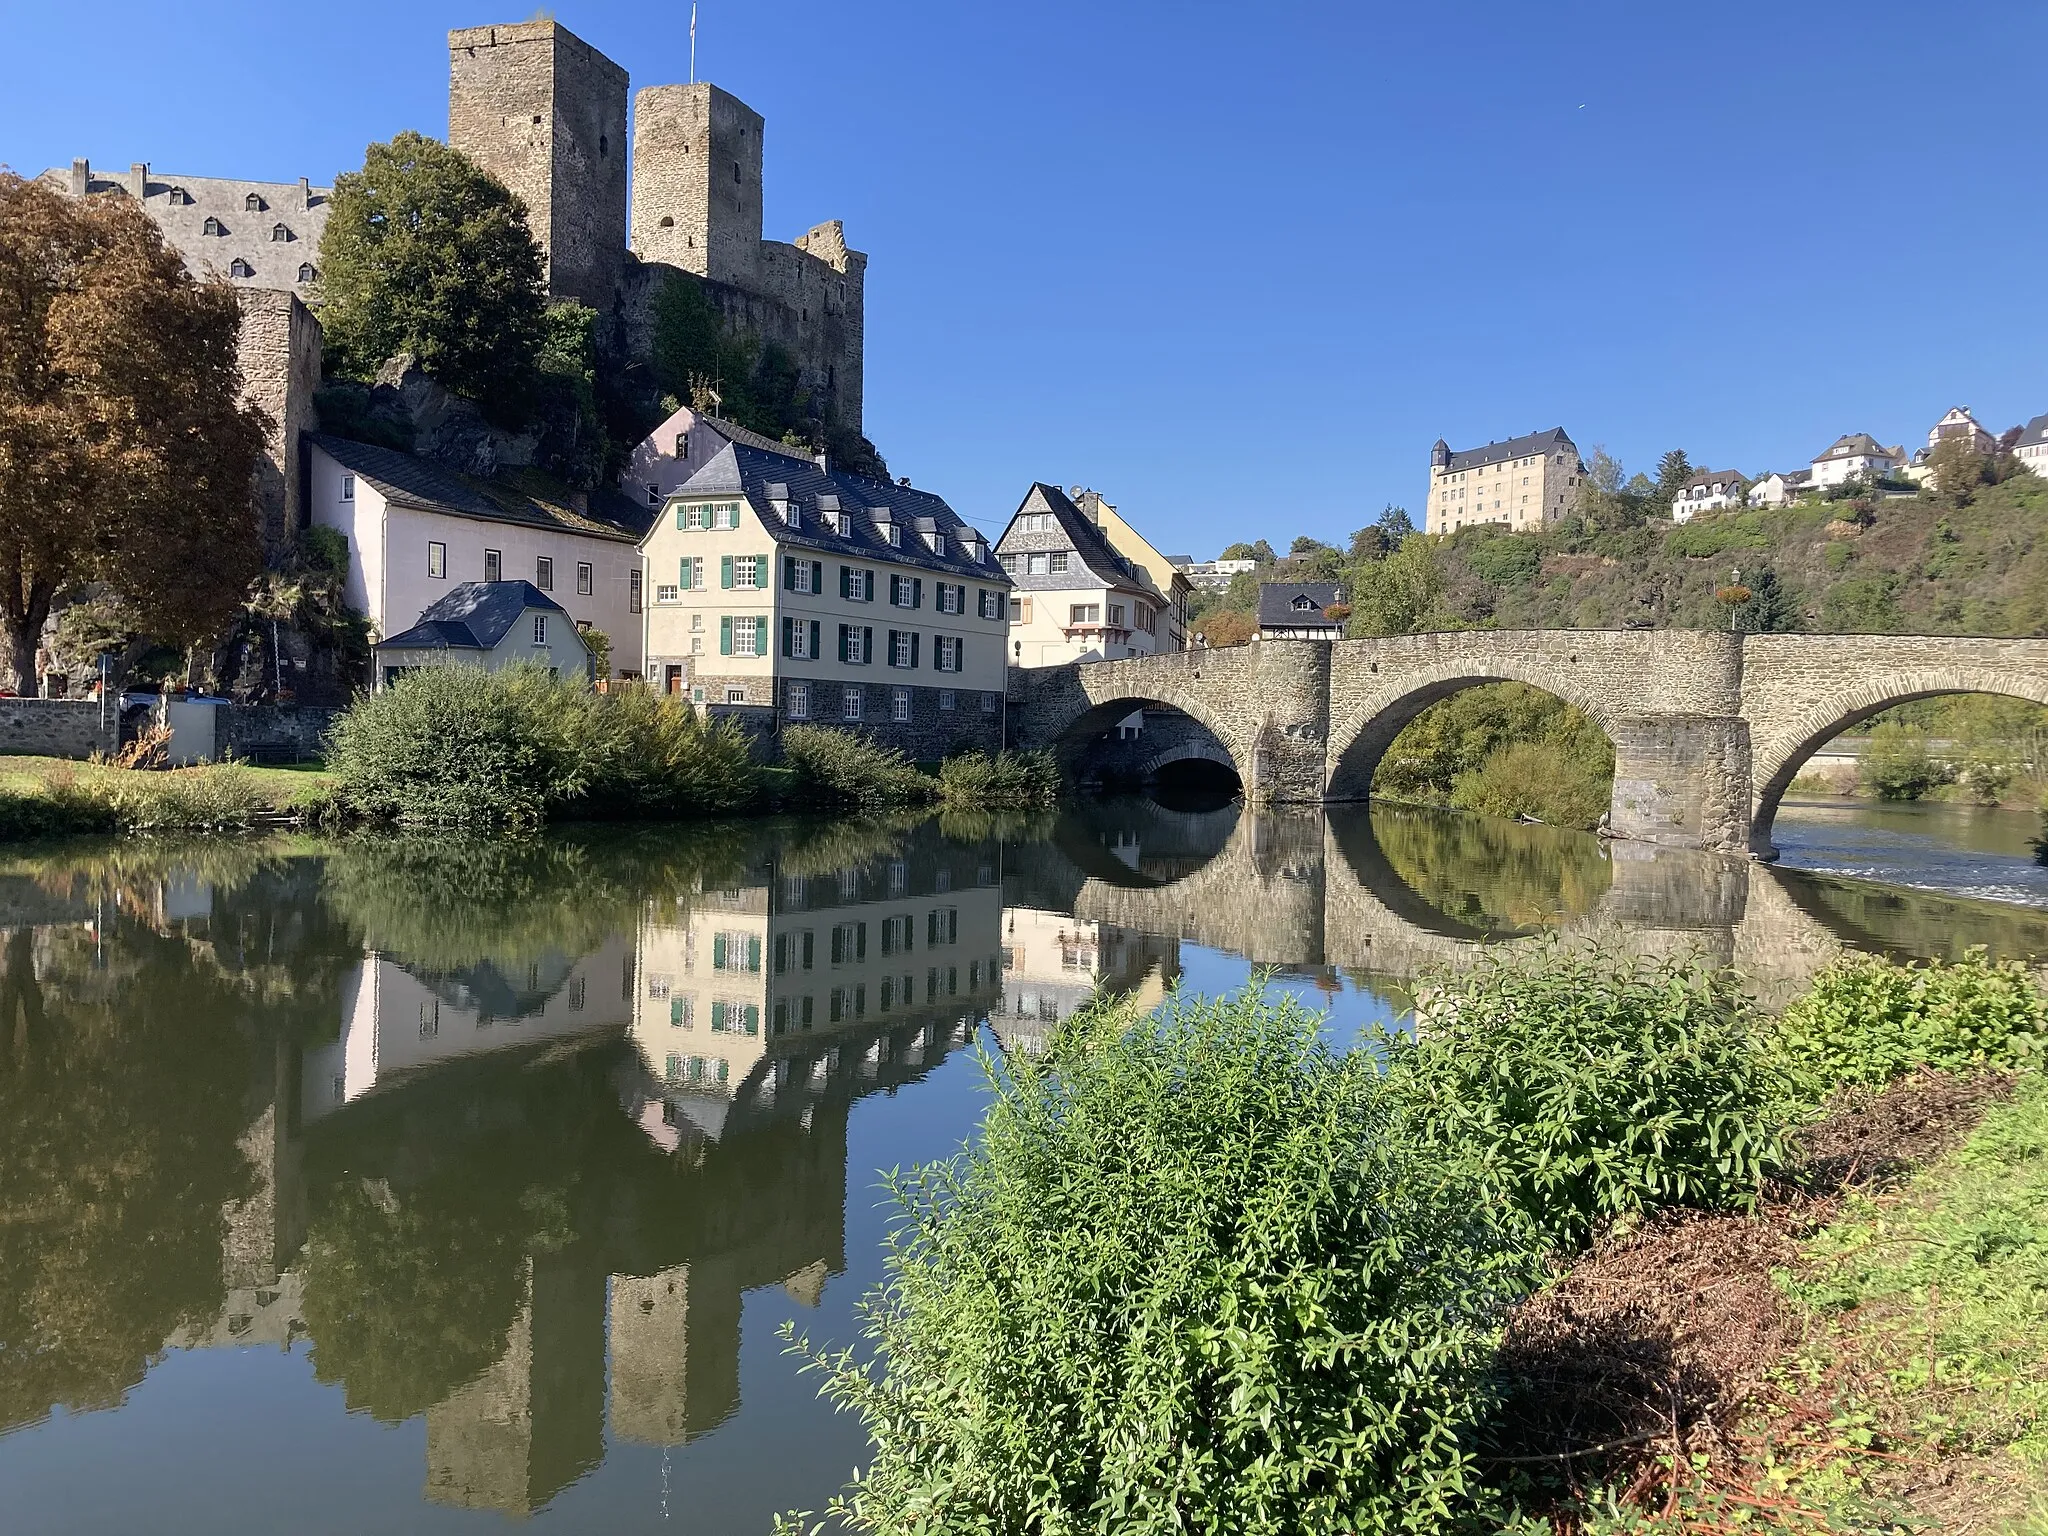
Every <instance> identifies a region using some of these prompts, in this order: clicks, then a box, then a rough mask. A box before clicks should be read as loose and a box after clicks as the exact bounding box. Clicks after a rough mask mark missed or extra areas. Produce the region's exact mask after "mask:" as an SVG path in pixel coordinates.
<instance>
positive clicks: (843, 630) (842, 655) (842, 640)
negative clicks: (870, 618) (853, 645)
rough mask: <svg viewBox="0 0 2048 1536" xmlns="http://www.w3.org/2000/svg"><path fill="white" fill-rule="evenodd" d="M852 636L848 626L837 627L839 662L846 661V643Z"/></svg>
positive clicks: (851, 630) (850, 628)
mask: <svg viewBox="0 0 2048 1536" xmlns="http://www.w3.org/2000/svg"><path fill="white" fill-rule="evenodd" d="M852 634H853V629H852V627H851V626H850V625H846V624H842V625H840V626H839V659H840V660H841V661H844V660H846V656H847V650H846V647H847V642H848V640H849V639H850V638H851V637H852Z"/></svg>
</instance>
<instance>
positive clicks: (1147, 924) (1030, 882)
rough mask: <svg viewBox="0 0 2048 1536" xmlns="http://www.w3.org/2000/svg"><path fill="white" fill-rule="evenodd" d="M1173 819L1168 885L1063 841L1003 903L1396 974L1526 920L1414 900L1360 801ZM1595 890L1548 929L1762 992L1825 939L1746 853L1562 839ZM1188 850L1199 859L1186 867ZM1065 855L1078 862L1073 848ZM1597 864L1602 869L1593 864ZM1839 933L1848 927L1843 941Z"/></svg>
mask: <svg viewBox="0 0 2048 1536" xmlns="http://www.w3.org/2000/svg"><path fill="white" fill-rule="evenodd" d="M1198 820H1199V821H1205V823H1206V825H1205V826H1202V827H1201V828H1200V829H1199V831H1200V832H1205V833H1206V836H1199V835H1192V834H1191V833H1190V830H1189V827H1188V826H1185V825H1184V826H1181V827H1180V828H1179V832H1180V836H1179V838H1178V841H1179V842H1180V843H1182V844H1186V845H1187V846H1180V847H1177V848H1176V849H1174V850H1173V861H1174V862H1175V863H1176V864H1177V865H1179V866H1180V867H1182V868H1185V869H1187V870H1188V871H1189V872H1188V873H1186V874H1184V875H1183V876H1181V877H1180V878H1176V879H1169V880H1157V879H1148V878H1145V877H1144V875H1143V874H1142V873H1140V872H1139V871H1141V870H1142V868H1143V862H1142V861H1140V863H1139V866H1138V870H1137V871H1129V872H1124V871H1125V862H1124V861H1123V860H1117V859H1112V858H1111V856H1110V853H1109V851H1108V850H1106V849H1098V850H1097V852H1096V853H1095V854H1094V855H1092V856H1090V855H1087V854H1085V853H1082V852H1080V850H1078V849H1077V848H1076V846H1075V845H1076V843H1077V842H1080V841H1082V840H1081V839H1077V838H1074V837H1071V836H1069V837H1066V838H1062V839H1059V840H1056V841H1055V842H1053V843H1050V844H1044V845H1040V846H1038V847H1036V848H1026V849H1024V850H1022V851H1021V852H1020V854H1019V855H1018V856H1017V857H1016V858H1014V859H1013V860H1011V861H1010V864H1011V867H1010V872H1009V876H1008V880H1009V884H1008V885H1006V889H1005V893H1004V894H1005V900H1006V901H1012V902H1014V901H1017V900H1020V899H1021V900H1026V901H1029V902H1030V903H1032V904H1034V905H1046V906H1055V907H1059V908H1061V909H1063V910H1070V911H1072V912H1073V913H1074V915H1075V916H1076V917H1078V918H1082V919H1087V920H1092V921H1095V922H1101V923H1108V924H1115V925H1117V926H1118V927H1121V928H1127V929H1134V930H1139V931H1142V932H1148V933H1155V934H1161V935H1165V936H1168V937H1171V938H1175V939H1179V940H1182V941H1185V942H1189V943H1194V944H1200V945H1204V946H1206V947H1209V948H1214V949H1221V950H1227V951H1229V952H1231V953H1233V954H1239V955H1243V956H1245V957H1246V958H1247V959H1249V960H1251V961H1253V962H1254V963H1258V964H1267V965H1285V966H1333V967H1338V968H1342V969H1346V970H1358V971H1366V972H1371V973H1374V974H1378V975H1385V976H1392V977H1400V978H1410V977H1414V976H1417V975H1419V974H1421V973H1422V972H1424V971H1427V970H1429V969H1432V968H1434V967H1438V966H1460V965H1464V964H1467V963H1469V962H1470V961H1471V960H1472V959H1473V958H1474V957H1475V956H1476V955H1477V954H1478V953H1479V951H1480V950H1481V949H1482V948H1485V947H1486V946H1488V945H1489V944H1496V943H1501V942H1507V943H1515V942H1527V941H1528V940H1527V937H1525V935H1528V934H1530V933H1531V932H1532V931H1533V930H1532V929H1531V928H1524V929H1521V930H1513V929H1510V930H1508V931H1506V932H1503V931H1502V930H1501V929H1499V928H1498V927H1493V928H1488V927H1481V926H1477V925H1475V924H1472V923H1468V922H1465V921H1461V920H1460V919H1458V918H1456V917H1453V916H1450V915H1447V914H1446V913H1445V912H1444V911H1442V910H1441V909H1439V908H1438V907H1436V906H1433V905H1432V904H1431V903H1430V902H1429V901H1427V900H1426V899H1424V897H1423V896H1421V895H1420V894H1418V892H1417V891H1416V890H1415V888H1414V886H1413V885H1412V884H1411V883H1410V881H1409V880H1408V879H1407V878H1405V877H1404V876H1403V875H1402V874H1401V873H1400V872H1399V871H1398V870H1396V868H1395V867H1394V865H1393V863H1392V862H1391V861H1390V859H1389V857H1388V855H1387V853H1386V851H1385V850H1384V849H1383V848H1382V847H1381V846H1380V843H1379V840H1378V838H1377V837H1376V836H1375V833H1374V830H1373V823H1372V820H1371V819H1370V818H1369V816H1368V814H1367V813H1366V812H1365V811H1364V809H1363V808H1360V809H1358V810H1356V811H1344V812H1332V813H1329V814H1325V813H1323V812H1321V811H1318V810H1314V809H1299V810H1291V811H1266V812H1251V811H1245V812H1239V811H1238V810H1236V809H1235V808H1233V809H1227V810H1224V811H1219V812H1215V813H1212V814H1211V815H1210V816H1209V817H1207V818H1180V821H1181V822H1183V823H1190V824H1192V823H1194V822H1196V821H1198ZM1575 841H1576V842H1577V843H1578V844H1579V846H1580V848H1581V849H1582V851H1583V856H1584V857H1586V858H1587V859H1590V860H1592V861H1593V862H1595V863H1596V864H1598V865H1599V866H1600V873H1601V876H1602V878H1603V882H1604V885H1605V888H1604V890H1600V891H1597V892H1588V893H1587V896H1586V899H1585V900H1584V902H1583V903H1582V905H1581V907H1580V909H1579V910H1576V911H1568V912H1564V913H1562V914H1559V916H1558V918H1557V920H1556V921H1555V923H1554V924H1546V925H1545V927H1546V929H1547V931H1553V932H1563V933H1567V934H1576V935H1583V936H1598V937H1602V938H1606V939H1608V940H1610V941H1612V942H1615V943H1618V944H1622V945H1625V946H1626V947H1628V948H1630V949H1632V950H1634V951H1637V952H1640V953H1663V954H1676V953H1684V952H1688V951H1698V952H1700V953H1702V954H1704V955H1705V956H1706V957H1707V958H1708V959H1710V960H1715V961H1719V962H1720V963H1723V964H1732V965H1734V966H1735V967H1737V968H1738V969H1739V970H1741V971H1742V972H1743V973H1744V974H1745V975H1746V976H1747V977H1748V978H1749V980H1750V982H1751V984H1752V986H1753V987H1755V988H1756V989H1757V991H1758V992H1759V994H1760V995H1761V996H1763V997H1764V998H1765V1000H1766V1001H1778V1000H1782V999H1783V998H1784V997H1788V996H1790V995H1791V993H1792V992H1793V991H1794V990H1796V989H1797V987H1798V986H1799V985H1800V984H1801V983H1803V981H1804V980H1805V978H1806V977H1807V976H1809V975H1810V974H1811V973H1812V971H1813V970H1814V969H1815V968H1816V967H1817V966H1818V965H1819V964H1820V963H1822V961H1823V960H1824V959H1825V958H1826V956H1828V955H1829V954H1831V953H1833V952H1834V951H1835V950H1836V949H1837V948H1838V947H1839V943H1840V937H1838V933H1837V931H1836V929H1835V928H1833V927H1831V926H1830V925H1829V924H1828V923H1826V922H1824V921H1822V919H1821V918H1820V917H1819V916H1816V915H1814V914H1812V913H1811V912H1809V911H1808V910H1807V909H1806V908H1805V906H1803V905H1802V904H1801V902H1800V901H1799V900H1798V899H1797V893H1796V887H1795V886H1794V884H1793V883H1792V881H1791V880H1788V879H1787V878H1786V877H1781V876H1780V875H1779V874H1778V873H1777V872H1776V871H1774V870H1763V869H1758V868H1756V867H1755V866H1753V865H1751V864H1750V863H1749V862H1748V861H1746V860H1742V859H1733V858H1728V857H1725V856H1722V855H1716V854H1708V853H1700V852H1696V851H1693V850H1690V849H1680V848H1660V847H1653V846H1647V845H1644V844H1640V843H1626V842H1611V843H1606V844H1604V845H1596V844H1594V843H1593V841H1592V839H1590V838H1586V839H1575ZM1194 843H1204V844H1206V849H1207V850H1212V851H1210V852H1209V856H1208V857H1207V859H1206V860H1201V861H1199V862H1198V854H1197V851H1196V848H1195V847H1194V846H1193V844H1194ZM1077 854H1078V856H1077ZM1603 861H1604V862H1603ZM1849 937H1851V938H1854V937H1856V936H1855V935H1849Z"/></svg>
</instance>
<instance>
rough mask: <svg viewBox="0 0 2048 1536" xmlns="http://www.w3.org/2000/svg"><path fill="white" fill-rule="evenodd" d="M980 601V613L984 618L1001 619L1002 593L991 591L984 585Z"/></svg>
mask: <svg viewBox="0 0 2048 1536" xmlns="http://www.w3.org/2000/svg"><path fill="white" fill-rule="evenodd" d="M980 602H981V608H980V613H981V616H982V617H983V618H984V619H1000V618H1001V617H1002V616H1003V594H1002V593H1000V592H991V591H989V589H988V588H987V587H983V588H982V589H981V598H980Z"/></svg>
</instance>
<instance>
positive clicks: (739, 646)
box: [718, 613, 767, 656]
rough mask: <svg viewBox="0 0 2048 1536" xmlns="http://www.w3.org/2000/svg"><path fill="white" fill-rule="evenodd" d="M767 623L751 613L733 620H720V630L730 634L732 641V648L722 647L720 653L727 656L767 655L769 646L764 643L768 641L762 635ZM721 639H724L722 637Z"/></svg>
mask: <svg viewBox="0 0 2048 1536" xmlns="http://www.w3.org/2000/svg"><path fill="white" fill-rule="evenodd" d="M765 622H766V621H765V620H762V619H759V618H756V617H755V616H754V615H753V614H750V613H746V614H740V615H738V616H737V617H733V618H722V619H720V620H719V621H718V626H719V628H720V630H722V631H726V632H727V633H729V634H730V637H731V641H732V644H731V645H730V647H728V646H725V645H720V646H719V651H720V653H721V654H723V655H726V656H762V655H765V654H767V646H766V644H765V643H764V642H765V641H766V640H767V636H766V635H765V634H764V633H762V625H763V623H765ZM721 638H724V637H723V636H721Z"/></svg>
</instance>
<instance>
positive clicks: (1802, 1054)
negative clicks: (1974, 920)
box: [1781, 949, 2048, 1096]
mask: <svg viewBox="0 0 2048 1536" xmlns="http://www.w3.org/2000/svg"><path fill="white" fill-rule="evenodd" d="M1781 1028H1782V1030H1783V1033H1784V1037H1785V1042H1786V1046H1787V1048H1788V1049H1789V1050H1790V1051H1791V1053H1792V1054H1793V1057H1794V1058H1795V1059H1796V1061H1797V1062H1798V1064H1799V1067H1800V1070H1801V1071H1802V1072H1804V1073H1806V1074H1807V1075H1808V1076H1809V1077H1810V1078H1811V1080H1812V1091H1813V1092H1814V1094H1815V1095H1816V1096H1825V1094H1826V1093H1828V1092H1829V1091H1831V1090H1832V1089H1834V1088H1835V1087H1837V1086H1839V1085H1840V1084H1843V1083H1861V1084H1865V1085H1867V1086H1873V1087H1875V1086H1879V1085H1882V1084H1884V1083H1888V1082H1890V1081H1891V1080H1892V1079H1893V1078H1896V1077H1900V1076H1903V1075H1904V1074H1906V1073H1908V1072H1911V1071H1913V1070H1914V1069H1916V1068H1919V1067H1936V1068H1939V1069H1941V1070H1942V1071H1947V1072H1966V1071H1970V1070H1972V1069H1975V1068H1981V1067H1987V1066H1989V1067H2029V1066H2031V1067H2038V1066H2040V1065H2041V1063H2042V1060H2043V1057H2044V1055H2048V996H2044V995H2043V993H2042V990H2041V987H2040V985H2039V984H2038V983H2037V982H2036V981H2035V980H2034V977H2033V974H2032V972H2030V971H2029V970H2028V969H2027V967H2026V966H2024V965H2022V964H2020V963H2019V962H2017V961H2007V962H2004V963H1996V962H1994V961H1992V960H1991V959H1990V958H1989V957H1988V956H1987V955H1986V954H1985V952H1984V951H1983V950H1982V949H1971V950H1968V951H1967V952H1965V953H1964V955H1963V957H1962V958H1961V959H1960V960H1956V961H1953V962H1950V963H1947V964H1943V963H1942V962H1940V961H1924V962H1916V963H1913V964H1908V965H1901V964H1898V963H1896V962H1894V961H1890V960H1885V959H1882V958H1880V957H1878V956H1876V955H1859V954H1845V955H1843V956H1842V957H1841V958H1839V959H1837V960H1836V961H1835V962H1834V963H1833V964H1831V965H1830V966H1828V968H1827V969H1826V970H1824V971H1822V972H1821V973H1820V975H1819V976H1818V977H1816V978H1815V980H1814V983H1813V986H1812V988H1811V989H1810V990H1809V991H1808V992H1807V993H1806V994H1805V995H1804V996H1803V997H1800V998H1799V999H1797V1000H1796V1001H1795V1002H1793V1004H1792V1005H1791V1006H1790V1007H1789V1008H1787V1009H1786V1010H1785V1016H1784V1020H1783V1023H1782V1025H1781Z"/></svg>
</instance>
